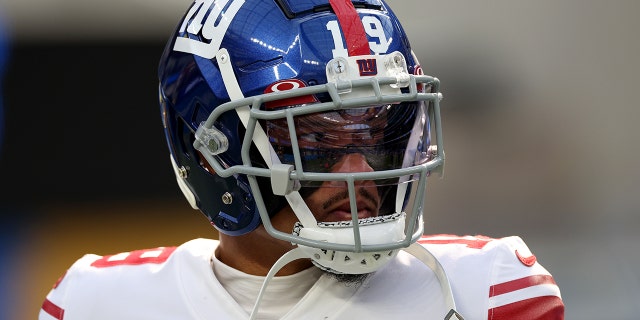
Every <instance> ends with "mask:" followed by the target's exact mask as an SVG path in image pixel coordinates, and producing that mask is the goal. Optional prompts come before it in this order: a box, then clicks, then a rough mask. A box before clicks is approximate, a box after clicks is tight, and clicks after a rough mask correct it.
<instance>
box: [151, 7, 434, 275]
mask: <svg viewBox="0 0 640 320" xmlns="http://www.w3.org/2000/svg"><path fill="white" fill-rule="evenodd" d="M159 79H160V86H159V95H160V97H159V98H160V106H161V112H162V119H163V124H164V128H165V133H166V139H167V142H168V145H169V149H170V152H171V162H172V164H173V167H174V169H175V173H176V177H177V180H178V184H179V185H180V188H181V190H182V191H183V192H184V194H185V196H186V198H187V199H188V201H189V203H190V204H191V205H192V206H193V207H194V208H197V209H199V210H201V211H202V212H203V213H204V214H205V215H206V216H207V217H208V218H209V219H210V221H211V223H212V224H213V225H214V226H215V227H216V228H217V229H218V230H219V231H220V232H222V233H225V234H229V235H242V234H245V233H247V232H251V231H252V230H254V229H255V228H256V227H258V226H259V225H260V224H263V225H264V227H265V229H266V230H267V231H268V232H269V234H270V235H272V236H273V237H275V238H278V239H281V240H285V241H289V242H291V243H293V244H297V245H298V247H299V248H302V249H303V250H302V252H303V256H305V257H308V258H311V259H312V261H313V262H314V263H316V265H318V266H320V267H321V268H324V269H327V270H331V271H335V272H343V273H365V272H370V271H373V270H375V269H376V268H378V267H379V266H380V265H382V264H384V263H385V262H386V261H388V260H389V259H391V258H392V257H393V256H395V254H396V253H397V251H398V250H399V249H401V248H406V247H408V246H409V245H410V244H412V243H414V242H415V241H417V239H418V238H419V237H420V236H421V235H422V231H423V223H422V209H423V202H424V196H425V186H426V180H427V177H428V176H429V175H430V173H431V172H433V171H437V170H441V168H442V167H443V164H444V149H443V147H442V134H441V129H440V111H439V100H440V99H441V95H440V93H439V91H438V88H439V81H438V80H437V79H436V78H433V77H430V76H426V75H423V73H422V68H421V67H420V65H419V63H418V61H417V59H416V57H415V55H413V53H412V50H411V46H410V44H409V41H408V39H407V36H406V34H405V32H404V30H403V29H402V26H401V24H400V22H399V21H398V19H397V18H396V16H395V15H394V13H393V12H392V11H391V9H390V8H389V7H388V6H387V4H386V3H385V2H383V1H382V0H356V1H346V0H308V1H292V0H195V2H194V3H193V5H192V6H191V7H190V8H189V10H188V11H187V13H186V14H185V16H184V18H183V19H182V21H181V22H180V23H179V24H178V26H177V28H176V30H175V33H174V34H173V35H172V36H171V38H170V40H169V42H168V43H167V45H166V48H165V50H164V53H163V55H162V57H161V61H160V66H159ZM432 131H433V132H434V137H433V139H432V135H431V132H432ZM338 190H339V192H338ZM323 191H326V193H330V194H333V195H334V198H333V199H330V200H328V202H329V203H328V204H327V203H325V205H326V206H329V207H330V208H331V209H326V208H325V209H322V210H325V211H327V212H328V213H327V215H326V217H323V218H318V212H316V211H317V210H316V208H315V207H313V206H310V205H309V199H311V198H312V197H314V195H317V194H318V193H321V192H323ZM337 195H340V196H339V197H338V196H337ZM285 206H290V207H291V209H292V211H293V212H294V213H295V215H296V217H297V218H298V220H299V223H298V224H297V225H296V226H295V228H294V230H293V232H292V231H291V230H277V229H276V228H275V227H274V226H273V225H272V224H271V221H270V218H271V217H273V215H275V214H276V213H277V212H279V211H280V210H282V209H283V208H285ZM314 213H315V215H314Z"/></svg>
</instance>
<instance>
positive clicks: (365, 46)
mask: <svg viewBox="0 0 640 320" xmlns="http://www.w3.org/2000/svg"><path fill="white" fill-rule="evenodd" d="M329 3H330V4H331V8H333V11H334V12H335V13H336V15H337V16H338V23H339V24H340V28H341V29H342V33H343V34H344V38H345V41H346V43H347V50H348V52H349V56H360V55H367V54H369V53H370V50H371V49H370V48H369V41H368V40H367V34H366V33H365V31H364V26H363V25H362V21H360V16H359V15H358V12H357V11H356V8H355V7H354V6H353V3H352V2H351V0H329Z"/></svg>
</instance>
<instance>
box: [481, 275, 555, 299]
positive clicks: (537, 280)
mask: <svg viewBox="0 0 640 320" xmlns="http://www.w3.org/2000/svg"><path fill="white" fill-rule="evenodd" d="M540 284H556V282H555V280H553V277H552V276H550V275H543V274H538V275H533V276H528V277H524V278H520V279H516V280H511V281H507V282H503V283H498V284H494V285H492V286H491V288H489V297H495V296H497V295H501V294H505V293H509V292H512V291H516V290H520V289H524V288H528V287H533V286H536V285H540Z"/></svg>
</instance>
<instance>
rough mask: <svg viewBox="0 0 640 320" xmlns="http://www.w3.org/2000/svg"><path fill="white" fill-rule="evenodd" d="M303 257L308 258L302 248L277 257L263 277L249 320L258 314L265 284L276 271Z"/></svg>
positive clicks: (265, 287)
mask: <svg viewBox="0 0 640 320" xmlns="http://www.w3.org/2000/svg"><path fill="white" fill-rule="evenodd" d="M304 258H308V256H307V255H306V254H305V253H304V251H302V249H300V248H295V249H293V250H290V251H289V252H287V253H285V254H284V255H282V257H280V259H278V261H276V263H274V264H273V267H271V270H269V273H267V276H266V277H265V278H264V282H262V287H261V288H260V292H259V293H258V298H256V304H255V305H254V306H253V310H252V311H251V316H250V317H249V319H250V320H253V319H255V318H256V317H257V316H258V308H260V302H261V301H262V297H263V296H264V293H265V291H266V289H267V285H269V282H270V281H271V279H273V277H274V276H275V275H276V273H278V271H280V269H282V267H284V266H285V265H287V264H288V263H289V262H291V261H294V260H298V259H304Z"/></svg>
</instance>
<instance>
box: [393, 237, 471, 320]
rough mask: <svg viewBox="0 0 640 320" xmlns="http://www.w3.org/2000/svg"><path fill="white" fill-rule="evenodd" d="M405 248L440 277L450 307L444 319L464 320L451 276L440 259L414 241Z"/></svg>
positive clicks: (444, 295) (443, 293)
mask: <svg viewBox="0 0 640 320" xmlns="http://www.w3.org/2000/svg"><path fill="white" fill-rule="evenodd" d="M403 250H404V251H406V252H408V253H409V254H411V255H412V256H414V257H416V259H418V260H420V261H421V262H422V263H424V264H425V265H426V266H427V267H429V269H431V271H433V273H434V274H435V275H436V278H438V282H440V289H441V291H440V292H441V293H442V296H443V297H444V299H445V304H446V306H447V309H449V312H448V313H447V315H446V316H445V317H444V320H450V319H458V320H464V318H463V317H462V315H460V314H459V313H458V311H456V302H455V300H454V299H453V292H452V291H451V284H449V278H447V274H446V273H445V272H444V268H443V267H442V265H441V264H440V262H438V259H436V257H434V256H433V254H431V252H429V250H427V249H426V248H425V247H423V246H421V245H420V244H418V243H414V244H412V245H410V246H409V247H408V248H406V249H403Z"/></svg>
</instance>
